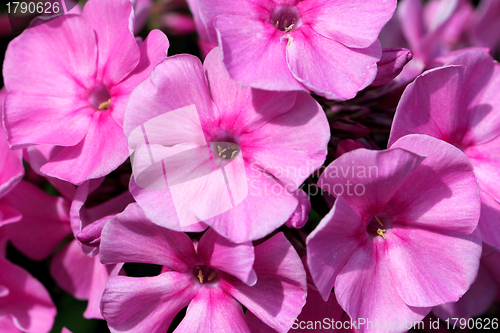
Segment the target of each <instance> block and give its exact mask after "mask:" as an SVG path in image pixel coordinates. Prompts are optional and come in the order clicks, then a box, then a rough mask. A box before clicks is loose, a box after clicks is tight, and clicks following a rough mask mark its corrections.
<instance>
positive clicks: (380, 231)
mask: <svg viewBox="0 0 500 333" xmlns="http://www.w3.org/2000/svg"><path fill="white" fill-rule="evenodd" d="M384 231H385V229H380V228H378V230H377V234H379V235H380V236H382V237H384V239H385V235H384Z"/></svg>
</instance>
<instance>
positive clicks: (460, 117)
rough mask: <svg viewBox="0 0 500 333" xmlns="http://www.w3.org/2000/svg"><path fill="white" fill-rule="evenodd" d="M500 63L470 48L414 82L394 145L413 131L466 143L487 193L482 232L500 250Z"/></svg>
mask: <svg viewBox="0 0 500 333" xmlns="http://www.w3.org/2000/svg"><path fill="white" fill-rule="evenodd" d="M499 84H500V65H499V64H498V63H497V62H496V61H494V60H493V59H492V58H491V56H489V55H488V54H487V53H486V52H484V51H481V50H470V51H468V52H465V53H463V54H462V55H460V56H458V57H456V59H454V60H452V61H451V62H449V63H448V64H447V65H446V66H444V67H441V68H436V69H433V70H430V71H428V72H425V73H424V74H422V75H421V76H419V77H418V78H417V79H416V80H415V82H413V83H412V84H410V85H409V86H408V87H407V88H406V90H405V92H404V93H403V96H402V97H401V101H400V103H399V105H398V108H397V111H396V115H395V116H394V122H393V124H392V130H391V136H390V138H389V146H391V145H392V144H393V143H394V142H395V141H396V140H398V139H399V138H401V137H402V136H404V135H407V134H410V133H420V134H427V135H430V136H433V137H436V138H438V139H441V140H444V141H447V142H449V143H451V144H452V145H455V146H456V147H458V148H460V149H461V150H462V151H463V152H464V153H465V155H467V157H468V158H469V160H470V162H471V164H472V165H473V166H474V173H475V175H476V177H477V180H478V183H479V187H480V190H481V191H480V196H481V217H480V220H479V225H478V227H479V231H480V232H481V235H482V238H483V241H484V242H486V243H488V244H490V245H493V246H495V247H496V248H497V249H500V224H499V223H498V217H499V216H500V215H499V214H500V203H499V202H500V190H499V189H500V184H499V182H498V179H499V175H498V165H499V163H500V155H499V150H500V96H499V95H498V94H497V91H498V85H499Z"/></svg>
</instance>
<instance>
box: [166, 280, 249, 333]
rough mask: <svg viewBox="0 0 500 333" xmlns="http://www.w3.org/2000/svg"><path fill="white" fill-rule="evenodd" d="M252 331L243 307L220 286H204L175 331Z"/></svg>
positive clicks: (240, 332) (183, 332) (235, 332)
mask: <svg viewBox="0 0 500 333" xmlns="http://www.w3.org/2000/svg"><path fill="white" fill-rule="evenodd" d="M191 332H220V333H233V332H234V333H250V330H249V328H248V326H247V324H246V322H245V316H244V314H243V308H242V306H241V304H240V303H238V301H236V300H235V299H234V298H232V297H231V296H229V295H228V294H226V293H225V292H224V291H223V290H222V289H220V288H202V289H200V291H198V294H197V295H196V296H195V297H194V299H193V300H192V301H191V303H190V304H189V306H188V308H187V312H186V316H185V317H184V319H182V321H181V323H180V324H179V326H177V328H176V329H175V331H174V333H191Z"/></svg>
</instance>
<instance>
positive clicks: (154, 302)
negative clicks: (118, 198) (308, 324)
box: [100, 204, 306, 333]
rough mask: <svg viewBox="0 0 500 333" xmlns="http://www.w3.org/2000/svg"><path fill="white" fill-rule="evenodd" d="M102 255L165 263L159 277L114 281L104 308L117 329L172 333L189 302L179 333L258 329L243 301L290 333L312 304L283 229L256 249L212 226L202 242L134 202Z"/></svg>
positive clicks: (104, 241)
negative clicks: (148, 214)
mask: <svg viewBox="0 0 500 333" xmlns="http://www.w3.org/2000/svg"><path fill="white" fill-rule="evenodd" d="M100 254H101V261H102V262H103V263H120V262H138V263H151V264H158V265H162V266H165V269H164V270H163V273H161V274H160V275H158V276H152V277H142V278H133V277H126V276H115V277H111V278H110V279H109V280H108V283H107V286H106V289H105V291H104V294H103V296H102V301H101V309H102V315H103V317H104V318H105V319H106V320H107V322H108V327H109V328H110V330H111V332H151V333H156V332H157V333H164V332H166V331H167V329H168V328H169V326H170V324H171V322H172V320H173V319H174V317H175V316H176V315H177V313H178V312H179V311H180V310H182V309H183V308H184V307H186V306H187V312H186V315H185V317H184V319H183V320H182V321H181V323H180V324H179V326H177V328H176V329H175V331H174V332H176V333H180V332H186V333H188V332H189V333H191V332H207V333H210V332H231V333H233V332H250V330H249V328H248V325H247V323H246V320H245V314H244V313H243V307H242V305H243V306H245V307H246V309H247V312H248V311H250V312H252V313H253V314H254V315H255V316H256V317H258V318H259V319H260V320H261V321H263V322H264V323H265V324H267V325H269V326H270V327H272V328H273V329H275V330H276V331H278V332H287V331H288V330H289V329H290V326H291V324H292V320H293V318H295V317H297V316H298V314H299V313H300V311H301V309H302V306H303V305H304V303H305V296H306V273H305V271H304V268H303V266H302V263H301V261H300V258H299V256H298V255H297V253H296V252H295V250H294V249H293V247H292V246H291V244H290V243H289V242H288V241H287V240H286V238H285V236H284V235H283V234H277V235H275V236H273V237H272V238H270V239H268V240H266V241H265V242H263V243H261V244H259V245H257V246H256V247H255V248H254V247H253V246H252V244H251V242H246V243H242V244H234V243H231V242H229V241H228V240H226V239H224V238H223V237H221V236H219V235H218V234H217V233H216V232H214V231H213V230H212V229H209V230H208V231H207V232H206V233H205V234H204V235H203V236H202V237H201V239H200V241H199V243H197V245H196V246H194V244H193V241H192V240H191V239H190V238H189V237H188V236H187V235H186V234H184V233H180V232H176V231H172V230H169V229H166V228H163V227H159V226H157V225H156V224H153V223H151V222H150V221H148V220H147V219H146V217H145V216H144V214H143V213H142V211H141V209H140V207H139V206H138V205H137V204H131V205H129V206H128V207H127V209H126V210H125V211H124V212H123V213H122V214H119V215H117V216H116V217H114V218H113V219H112V220H111V221H109V222H108V223H106V225H105V226H104V229H103V232H102V237H101V249H100Z"/></svg>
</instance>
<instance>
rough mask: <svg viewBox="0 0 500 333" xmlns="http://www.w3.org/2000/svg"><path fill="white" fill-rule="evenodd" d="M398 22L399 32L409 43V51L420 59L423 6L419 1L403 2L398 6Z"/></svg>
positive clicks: (422, 34)
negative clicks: (399, 25) (400, 31)
mask: <svg viewBox="0 0 500 333" xmlns="http://www.w3.org/2000/svg"><path fill="white" fill-rule="evenodd" d="M396 15H397V17H398V19H399V20H398V21H399V22H400V24H401V30H402V31H403V34H404V36H405V38H406V40H407V41H408V43H409V46H410V49H411V50H412V52H413V53H415V55H416V56H417V57H421V50H420V43H421V40H422V38H423V36H424V34H425V31H424V24H423V23H424V22H423V20H422V16H423V4H422V1H421V0H404V1H401V4H399V6H398V10H397V14H396Z"/></svg>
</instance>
